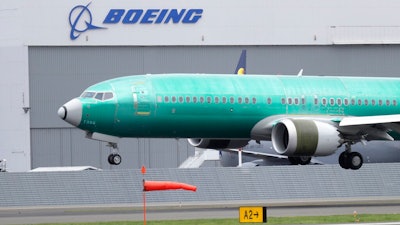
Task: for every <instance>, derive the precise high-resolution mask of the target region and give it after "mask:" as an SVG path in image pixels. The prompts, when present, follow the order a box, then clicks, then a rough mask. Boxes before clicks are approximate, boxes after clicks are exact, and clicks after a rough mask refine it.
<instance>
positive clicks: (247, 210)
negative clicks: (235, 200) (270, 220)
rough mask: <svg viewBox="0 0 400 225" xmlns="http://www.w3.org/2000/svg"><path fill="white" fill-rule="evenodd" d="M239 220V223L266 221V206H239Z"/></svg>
mask: <svg viewBox="0 0 400 225" xmlns="http://www.w3.org/2000/svg"><path fill="white" fill-rule="evenodd" d="M239 222H241V223H266V222H267V207H262V206H241V207H240V208H239Z"/></svg>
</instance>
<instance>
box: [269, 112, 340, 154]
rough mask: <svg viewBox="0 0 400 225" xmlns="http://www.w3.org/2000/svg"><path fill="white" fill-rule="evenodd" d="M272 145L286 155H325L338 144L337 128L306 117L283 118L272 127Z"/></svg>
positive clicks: (278, 151)
mask: <svg viewBox="0 0 400 225" xmlns="http://www.w3.org/2000/svg"><path fill="white" fill-rule="evenodd" d="M271 139H272V145H273V146H274V149H275V151H276V152H277V153H279V154H282V155H287V156H327V155H331V154H333V153H334V152H335V151H336V150H337V148H338V147H339V145H340V140H341V138H340V136H339V132H338V131H337V128H336V127H335V126H333V125H331V124H329V123H324V122H320V121H314V120H307V119H284V120H282V121H280V122H278V123H277V124H276V125H275V126H274V127H273V128H272V135H271Z"/></svg>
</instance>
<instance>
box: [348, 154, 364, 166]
mask: <svg viewBox="0 0 400 225" xmlns="http://www.w3.org/2000/svg"><path fill="white" fill-rule="evenodd" d="M349 159H350V169H352V170H358V169H360V168H361V166H362V164H363V157H362V156H361V154H360V153H358V152H352V153H350V158H349Z"/></svg>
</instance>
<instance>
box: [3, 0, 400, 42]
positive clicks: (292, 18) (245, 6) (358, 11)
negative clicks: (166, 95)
mask: <svg viewBox="0 0 400 225" xmlns="http://www.w3.org/2000/svg"><path fill="white" fill-rule="evenodd" d="M10 1H14V0H7V1H6V3H7V4H5V5H4V6H2V7H1V6H0V7H1V8H0V9H7V10H10V7H9V5H10V4H11V3H9V2H10ZM18 3H19V5H20V6H18V4H14V5H17V7H14V8H17V12H18V14H19V16H20V21H23V22H21V23H16V28H13V32H14V33H15V32H17V36H19V38H20V40H21V41H22V43H23V44H25V45H29V46H33V45H39V46H49V45H52V46H54V45H55V46H82V45H83V46H87V45H92V46H93V45H96V46H105V45H107V46H109V45H113V46H121V45H129V46H148V45H157V46H160V45H162V46H164V45H173V46H175V45H180V46H181V45H198V46H204V45H331V44H332V43H333V42H335V40H336V39H337V38H338V35H333V36H332V33H331V32H332V31H331V27H366V28H367V29H369V28H368V27H373V28H372V29H370V30H372V32H355V33H354V35H356V36H355V37H352V39H353V38H355V39H357V40H361V41H362V40H366V41H367V43H368V44H370V43H372V42H371V39H372V40H375V37H376V34H375V32H373V30H374V29H375V28H376V29H378V30H379V29H381V27H384V29H386V28H387V27H391V26H398V21H400V14H399V13H398V11H399V10H398V9H399V7H400V2H399V1H396V0H384V1H376V0H355V1H346V0H329V1H317V0H302V1H294V0H252V1H231V0H219V1H215V0H203V1H196V0H133V1H124V0H116V1H108V0H97V1H92V2H91V1H83V0H72V1H70V0H64V1H52V0H36V1H29V0H20V1H18ZM73 9H74V10H73ZM114 9H116V10H123V15H122V17H121V18H120V17H117V16H115V15H116V14H115V11H111V10H114ZM149 9H157V10H159V11H154V12H151V11H150V13H152V14H151V17H150V18H149V19H147V20H146V19H145V20H146V21H148V22H149V23H145V24H144V23H141V21H143V18H144V17H145V16H144V15H146V12H149V11H148V10H149ZM163 9H165V10H167V11H168V12H170V11H171V10H177V12H181V10H182V9H185V10H186V11H185V13H186V12H188V11H190V10H191V9H193V10H198V9H199V10H202V13H201V14H198V15H197V14H196V15H197V16H201V17H200V18H199V19H198V20H196V22H195V23H183V22H182V21H183V18H184V16H182V18H180V17H176V18H178V20H177V23H172V22H169V23H164V20H162V22H160V23H156V21H157V20H158V19H159V18H161V17H162V16H160V15H162V13H161V11H162V10H163ZM130 10H139V11H140V10H142V12H143V13H142V14H141V16H140V18H139V19H138V22H136V23H134V24H126V23H124V22H123V20H124V18H125V17H126V15H128V14H129V13H128V12H129V11H130ZM81 12H82V14H81V16H80V17H79V16H78V15H79V14H80V13H81ZM110 12H111V14H110ZM131 12H132V11H131ZM9 13H10V12H9V11H2V13H0V16H1V14H3V15H5V16H4V17H3V21H7V17H6V15H7V14H9ZM108 15H114V16H111V17H112V18H113V21H117V23H111V24H110V23H107V21H109V19H107V18H110V17H109V16H108ZM129 15H131V16H130V17H129ZM129 15H128V17H127V18H128V19H131V20H134V19H135V15H137V14H134V13H132V14H129ZM167 15H168V14H167ZM163 18H164V17H163ZM190 18H192V17H190ZM0 19H1V17H0ZM105 21H106V23H105ZM86 22H87V23H89V24H91V27H89V29H88V25H87V23H86ZM92 26H97V27H101V28H102V29H93V27H92ZM385 27H386V28H385ZM376 29H375V30H376ZM71 30H72V35H73V37H77V38H76V39H74V38H72V39H71V37H70V36H71ZM19 31H21V33H22V35H19V34H18V32H19ZM78 35H79V37H78ZM387 35H388V36H387ZM11 36H14V35H11ZM5 37H6V38H9V37H10V35H5ZM379 37H380V38H381V37H382V35H379ZM383 37H384V38H385V42H389V43H399V42H400V41H399V40H400V37H399V36H398V35H391V34H388V33H386V34H383ZM386 37H388V38H386ZM389 37H390V38H389ZM73 39H74V40H73ZM336 42H337V43H340V42H338V41H337V40H336ZM373 43H375V42H373Z"/></svg>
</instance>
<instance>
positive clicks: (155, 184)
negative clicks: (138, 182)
mask: <svg viewBox="0 0 400 225" xmlns="http://www.w3.org/2000/svg"><path fill="white" fill-rule="evenodd" d="M176 189H183V190H187V191H196V190H197V187H196V186H193V185H190V184H185V183H179V182H173V181H147V180H143V191H165V190H176Z"/></svg>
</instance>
